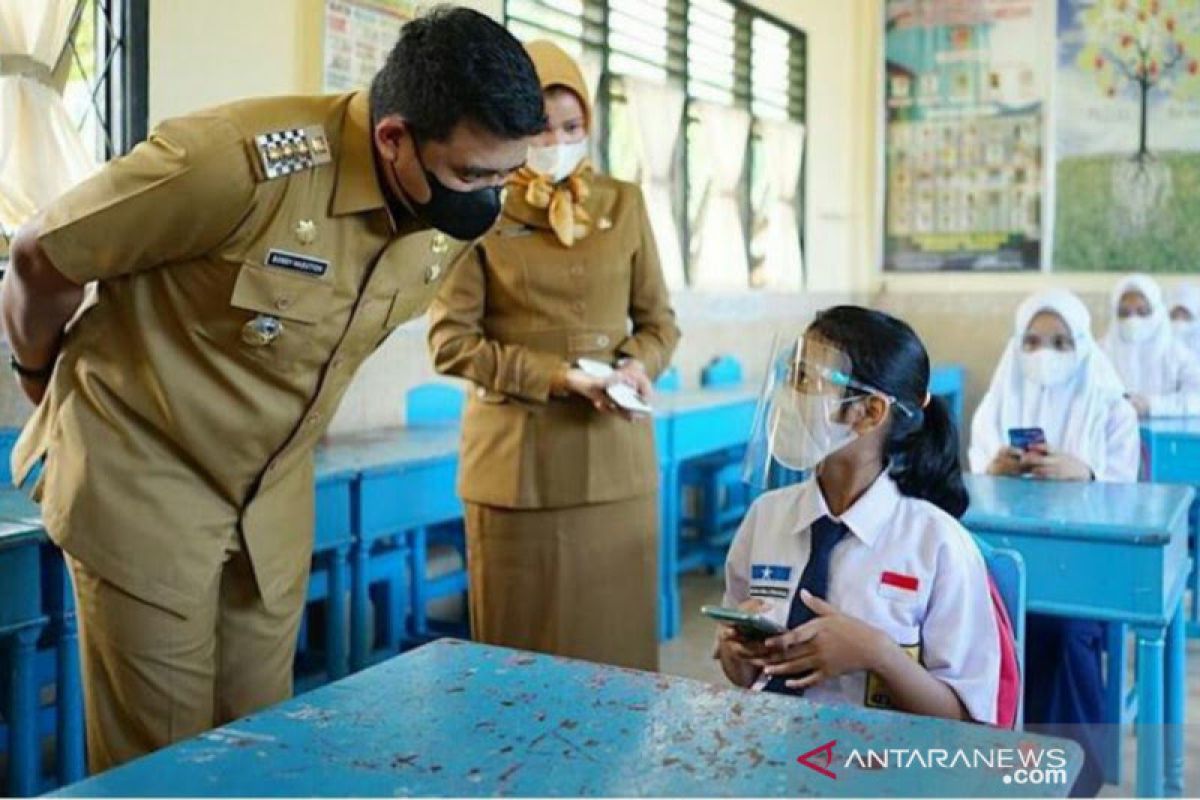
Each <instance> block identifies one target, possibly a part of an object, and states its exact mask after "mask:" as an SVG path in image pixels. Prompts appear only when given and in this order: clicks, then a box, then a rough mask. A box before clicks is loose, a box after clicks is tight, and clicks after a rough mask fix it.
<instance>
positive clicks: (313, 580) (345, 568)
mask: <svg viewBox="0 0 1200 800" xmlns="http://www.w3.org/2000/svg"><path fill="white" fill-rule="evenodd" d="M315 470H316V477H315V481H316V491H315V499H316V509H315V515H316V516H315V518H314V526H313V569H312V573H311V575H310V577H309V588H308V599H309V600H310V601H312V600H324V601H325V603H326V614H325V626H326V628H325V674H326V676H327V677H328V679H329V680H337V679H338V678H342V677H345V676H346V674H347V673H348V672H349V671H350V657H349V653H348V651H347V640H348V635H347V632H346V622H345V620H346V617H347V606H346V595H347V590H348V589H349V588H350V581H349V572H350V551H351V549H352V547H353V546H354V523H353V518H352V510H351V504H352V493H353V490H354V483H355V481H356V480H357V479H358V472H357V471H356V470H354V469H352V468H348V467H346V466H345V465H343V464H340V463H337V462H336V460H331V459H328V458H325V457H324V456H323V455H322V454H321V452H320V451H318V452H317V455H316V463H315Z"/></svg>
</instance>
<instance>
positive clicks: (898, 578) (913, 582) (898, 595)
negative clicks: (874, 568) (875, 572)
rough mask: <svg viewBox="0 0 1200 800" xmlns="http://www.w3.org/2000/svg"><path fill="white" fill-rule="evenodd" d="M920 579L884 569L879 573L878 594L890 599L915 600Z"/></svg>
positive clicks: (919, 586)
mask: <svg viewBox="0 0 1200 800" xmlns="http://www.w3.org/2000/svg"><path fill="white" fill-rule="evenodd" d="M919 588H921V581H920V580H918V579H917V577H916V576H915V575H905V574H904V573H902V572H890V571H888V570H884V571H883V572H882V573H881V574H880V575H879V596H880V597H888V598H891V599H892V600H915V599H916V598H917V590H918V589H919Z"/></svg>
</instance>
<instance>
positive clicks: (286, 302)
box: [275, 295, 292, 311]
mask: <svg viewBox="0 0 1200 800" xmlns="http://www.w3.org/2000/svg"><path fill="white" fill-rule="evenodd" d="M291 305H292V298H290V297H288V296H287V295H283V296H281V297H276V298H275V307H276V308H278V309H279V310H280V311H284V310H285V309H287V308H288V307H290V306H291Z"/></svg>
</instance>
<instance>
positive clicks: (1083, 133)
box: [1053, 0, 1200, 272]
mask: <svg viewBox="0 0 1200 800" xmlns="http://www.w3.org/2000/svg"><path fill="white" fill-rule="evenodd" d="M1057 2H1058V69H1057V71H1056V77H1055V108H1056V115H1055V116H1056V134H1055V143H1056V158H1057V169H1056V192H1055V196H1056V200H1055V222H1054V251H1053V252H1054V258H1053V264H1054V267H1055V268H1056V269H1063V270H1089V271H1105V270H1112V271H1127V270H1135V269H1137V270H1150V271H1157V272H1182V271H1195V270H1196V269H1197V268H1200V0H1057Z"/></svg>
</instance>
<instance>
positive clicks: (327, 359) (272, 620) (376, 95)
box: [3, 9, 544, 771]
mask: <svg viewBox="0 0 1200 800" xmlns="http://www.w3.org/2000/svg"><path fill="white" fill-rule="evenodd" d="M543 127H544V111H543V105H542V96H541V91H540V89H539V85H538V81H537V77H536V75H535V73H534V70H533V67H532V65H531V64H530V62H529V59H528V57H527V56H526V55H525V53H524V51H523V50H522V49H521V46H520V44H519V43H518V42H517V41H516V40H515V39H513V38H512V37H511V36H510V35H509V34H508V33H507V32H506V31H505V30H504V29H503V28H502V27H501V26H499V25H498V24H497V23H495V22H493V21H492V20H490V19H488V18H487V17H485V16H483V15H481V14H478V13H476V12H474V11H470V10H467V9H442V10H438V11H435V12H433V13H431V14H429V15H426V16H424V17H422V18H420V19H418V20H416V21H414V22H412V23H410V24H409V25H407V26H405V28H404V29H403V30H402V32H401V35H400V39H399V42H398V43H397V45H396V47H395V49H394V50H393V52H392V53H391V55H390V57H389V59H388V62H387V64H386V66H385V67H384V68H383V69H382V70H381V71H380V73H379V75H378V76H377V77H376V79H375V81H374V83H373V84H372V88H371V92H370V95H369V96H368V94H367V93H365V92H359V93H354V94H347V95H342V96H323V97H322V96H314V97H287V98H266V99H257V100H250V101H245V102H241V103H235V104H232V105H228V106H224V107H220V108H215V109H211V110H207V111H202V112H198V113H196V114H193V115H191V116H188V117H184V118H181V119H176V120H171V121H168V122H166V123H164V124H163V125H161V126H160V127H159V128H158V129H157V130H156V131H155V133H154V134H153V135H152V136H151V138H150V140H149V141H148V142H146V143H144V144H142V145H140V146H139V147H137V148H136V149H135V150H134V151H133V152H132V153H131V154H130V155H128V156H127V157H125V158H121V159H118V160H116V161H114V162H112V163H111V164H109V165H107V166H106V167H105V168H104V169H102V170H101V171H100V172H99V173H98V174H97V175H96V176H94V177H93V178H91V179H89V180H87V181H85V182H84V183H83V184H82V185H80V186H79V187H77V188H75V189H74V190H72V191H71V192H68V193H67V194H66V195H65V196H63V197H62V198H61V199H59V200H58V201H56V202H55V203H53V204H51V205H50V206H49V207H48V208H46V209H44V211H43V212H42V213H41V214H40V215H39V217H38V218H37V219H35V220H34V221H32V222H31V223H30V224H29V225H28V226H26V227H25V228H24V229H22V231H21V232H20V234H19V235H18V237H17V239H16V242H15V244H14V247H13V262H12V269H11V271H10V273H9V275H8V277H7V278H6V280H5V287H4V289H5V291H4V298H3V311H4V320H5V325H6V328H7V331H8V334H9V337H10V340H11V342H12V345H13V349H14V358H13V367H14V369H15V370H16V371H17V372H18V374H19V376H20V378H21V381H22V385H23V387H24V389H25V391H26V392H27V394H28V395H29V396H30V398H31V399H32V400H34V401H35V402H37V403H38V407H37V410H36V412H35V414H34V416H33V418H32V419H31V421H30V422H29V424H28V426H27V427H26V429H25V431H24V433H23V435H22V437H21V440H20V442H19V443H18V446H17V448H16V451H15V453H14V475H15V478H16V481H17V482H18V483H19V484H24V485H25V486H27V487H29V488H30V489H31V491H32V493H33V495H34V496H35V498H38V499H40V501H41V503H42V510H43V515H44V519H45V525H46V528H47V531H48V532H49V534H50V536H51V538H53V540H54V541H55V542H56V543H57V544H58V545H59V546H61V547H62V548H63V549H64V550H65V551H66V553H67V557H68V563H69V565H70V567H71V570H72V573H73V575H74V579H75V588H76V597H77V601H78V607H79V615H80V623H81V650H82V655H83V669H84V682H85V686H84V689H85V701H86V703H85V705H86V711H87V723H88V725H87V732H88V737H87V738H88V750H89V756H90V761H91V767H92V770H93V771H99V770H103V769H106V768H108V767H110V766H113V765H115V764H118V763H121V762H123V761H126V760H128V759H130V758H133V757H135V756H137V755H140V754H143V753H146V752H149V751H151V750H154V749H156V748H158V747H162V746H164V745H166V744H168V743H170V742H172V741H175V740H178V739H180V738H184V737H188V736H192V735H195V734H197V733H200V732H201V731H204V730H206V729H208V728H210V727H212V726H214V725H218V724H222V723H224V722H226V721H229V720H232V719H234V718H238V717H241V716H244V715H246V714H248V713H250V712H252V711H254V710H256V709H258V708H260V707H262V706H265V705H267V704H271V703H274V702H277V701H279V700H282V699H284V698H286V697H287V696H288V695H289V694H290V693H291V670H292V659H293V654H294V649H295V641H296V631H297V628H298V624H299V618H300V614H301V611H302V607H303V602H304V596H305V586H306V582H307V577H308V569H309V563H310V556H311V546H312V535H313V530H312V529H313V502H314V501H313V463H312V450H313V447H314V445H315V444H316V442H317V440H318V438H319V437H320V436H321V434H322V431H323V430H324V429H325V427H326V424H327V422H328V420H329V419H330V417H331V416H332V415H333V412H334V409H335V408H336V406H337V404H338V401H339V399H340V397H341V396H342V393H343V392H344V390H345V388H346V386H347V384H348V383H349V382H350V379H351V377H352V375H353V374H354V371H355V369H356V367H357V366H358V365H359V364H360V363H361V362H362V360H363V359H364V358H366V356H367V355H369V354H370V353H371V352H372V351H373V350H374V349H375V348H376V347H378V346H379V344H380V343H381V342H382V341H383V340H384V339H385V338H386V337H387V335H388V333H389V332H390V331H391V330H392V329H393V328H395V327H396V326H398V325H399V324H400V323H402V322H404V321H406V320H408V319H411V318H413V317H414V316H416V315H418V314H420V313H422V312H423V311H424V310H425V308H426V306H427V305H428V303H429V302H430V300H431V299H432V297H433V294H434V292H435V290H436V289H437V287H438V285H439V284H440V282H441V281H442V279H443V278H444V276H445V275H446V274H447V273H448V272H449V271H450V270H451V269H453V267H454V265H455V263H456V262H457V261H458V260H459V257H460V256H461V255H462V254H464V253H465V252H467V247H468V245H469V244H470V241H471V240H473V239H475V238H477V237H478V236H480V235H482V234H483V233H484V232H485V231H486V230H487V228H489V227H490V226H491V224H492V222H493V221H494V220H495V218H496V215H497V213H498V211H499V208H500V198H499V191H500V190H499V186H500V184H501V183H502V182H503V181H504V179H505V178H506V177H507V176H508V175H509V174H510V173H511V172H512V171H513V170H515V169H516V168H518V167H519V166H520V165H521V164H522V163H523V162H524V159H525V154H526V150H527V145H528V141H527V137H529V136H530V135H532V134H535V133H538V132H539V131H541V130H542V128H543ZM435 228H436V229H437V230H434V229H435ZM447 234H449V236H447ZM89 282H96V292H95V296H94V297H92V298H91V299H89V300H88V301H87V302H83V303H82V306H81V300H82V298H83V296H84V289H83V286H84V285H85V284H88V283H89ZM68 320H71V322H70V324H67V323H68Z"/></svg>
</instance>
